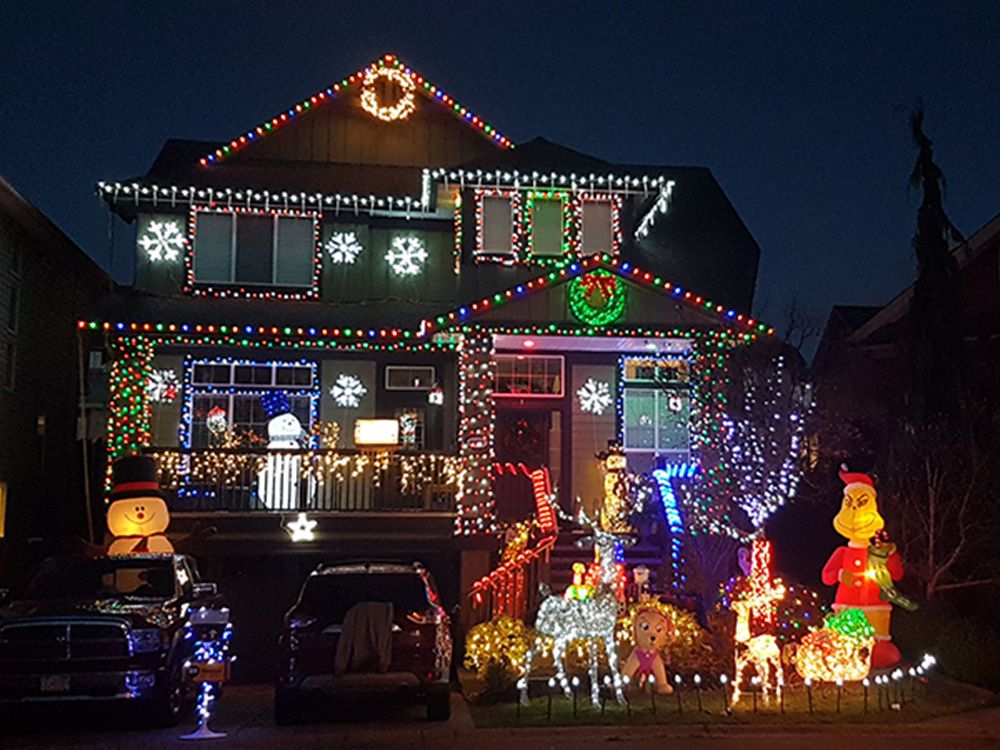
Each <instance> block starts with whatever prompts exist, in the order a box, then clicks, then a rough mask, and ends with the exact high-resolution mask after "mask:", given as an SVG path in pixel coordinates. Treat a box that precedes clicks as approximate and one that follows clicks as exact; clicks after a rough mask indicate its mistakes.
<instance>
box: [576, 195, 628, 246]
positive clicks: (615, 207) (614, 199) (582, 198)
mask: <svg viewBox="0 0 1000 750" xmlns="http://www.w3.org/2000/svg"><path fill="white" fill-rule="evenodd" d="M587 203H608V204H610V207H611V248H610V249H609V250H596V251H589V250H586V249H585V245H584V237H583V231H584V230H583V227H584V220H583V212H584V210H585V209H586V205H587ZM578 205H579V209H578V210H579V214H580V216H579V218H578V221H577V237H576V247H577V249H578V251H579V253H580V254H584V255H595V254H597V253H605V252H606V253H608V254H609V255H612V256H617V255H618V254H619V253H620V251H621V247H622V220H621V214H622V197H621V196H620V195H616V194H614V193H580V195H579V196H578Z"/></svg>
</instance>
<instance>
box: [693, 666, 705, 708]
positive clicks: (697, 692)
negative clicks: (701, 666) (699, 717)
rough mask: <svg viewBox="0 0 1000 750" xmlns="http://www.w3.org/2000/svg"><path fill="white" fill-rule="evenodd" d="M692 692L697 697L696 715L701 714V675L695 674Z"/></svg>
mask: <svg viewBox="0 0 1000 750" xmlns="http://www.w3.org/2000/svg"><path fill="white" fill-rule="evenodd" d="M694 692H695V695H697V696H698V713H701V712H703V711H704V710H705V709H704V708H703V707H702V705H701V675H700V674H696V675H695V676H694Z"/></svg>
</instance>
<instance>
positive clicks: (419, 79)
mask: <svg viewBox="0 0 1000 750" xmlns="http://www.w3.org/2000/svg"><path fill="white" fill-rule="evenodd" d="M386 67H391V68H395V69H397V70H399V71H400V72H401V73H402V74H403V75H404V76H405V77H407V78H408V79H409V80H410V81H411V82H412V83H413V85H414V88H415V89H416V91H419V92H420V93H421V94H422V95H423V96H425V97H426V98H427V99H430V100H431V101H436V102H438V103H439V104H442V105H443V106H445V107H446V108H447V109H449V110H451V112H452V114H454V115H455V116H456V117H458V118H459V119H461V120H463V121H464V122H466V123H467V124H468V125H469V126H470V127H472V128H473V129H475V130H478V131H479V132H480V133H482V135H483V136H484V137H485V138H487V139H488V140H490V141H491V142H492V143H494V144H496V145H497V146H499V147H501V148H513V147H514V144H513V143H511V141H510V139H509V138H507V137H506V136H504V135H502V134H501V133H499V132H497V131H496V130H495V129H494V128H493V126H492V125H490V124H489V123H487V122H485V121H484V120H483V119H482V118H480V117H479V116H478V115H475V114H473V113H472V112H471V111H469V110H468V109H466V108H465V107H463V106H462V105H461V104H459V103H458V102H456V101H455V100H454V99H452V98H451V97H450V96H448V94H446V93H445V92H444V91H442V90H441V89H439V88H438V87H437V86H434V85H433V84H431V83H430V82H429V81H427V80H425V79H424V78H423V76H421V75H420V74H418V73H417V72H415V71H414V70H412V69H410V68H409V67H408V66H406V65H404V64H403V63H402V62H401V61H400V60H399V58H397V57H396V56H395V55H392V54H386V55H383V56H382V58H381V59H379V60H376V61H375V62H374V63H372V64H371V65H369V66H368V67H367V68H365V69H362V70H359V71H358V72H357V73H355V74H354V75H351V76H348V77H347V78H344V79H343V80H341V81H340V82H339V83H335V84H332V85H331V86H327V87H326V89H324V90H322V91H318V92H316V93H315V94H313V95H312V96H311V97H309V98H308V99H305V100H303V101H301V102H299V103H298V104H296V105H295V106H293V107H289V108H288V109H287V110H286V111H285V112H282V113H280V114H278V115H276V116H274V117H272V118H271V119H270V120H268V121H266V122H263V123H261V124H260V125H258V126H257V127H256V128H254V129H252V130H248V131H247V132H246V133H244V134H243V135H241V136H238V137H237V138H234V139H233V140H231V141H230V142H229V143H228V144H226V145H224V146H222V147H221V148H219V149H217V150H216V151H214V152H212V153H209V154H206V155H205V156H203V157H202V158H201V159H200V161H199V163H200V164H201V165H202V166H203V167H204V166H208V165H211V164H217V163H219V162H221V161H222V160H224V159H226V158H227V157H229V156H231V155H232V154H235V153H236V152H238V151H240V150H241V149H243V148H245V147H246V146H248V145H250V144H251V143H254V142H255V141H257V140H259V139H261V138H264V137H266V136H268V135H270V134H271V133H273V132H275V131H277V130H279V129H280V128H281V127H283V126H284V125H287V124H288V123H290V122H294V121H295V119H296V117H299V116H301V115H303V114H307V113H308V112H310V111H312V109H313V108H315V107H317V106H319V105H322V104H324V103H325V102H327V101H332V100H333V99H334V98H335V97H336V96H338V95H340V94H341V93H344V94H346V93H347V91H348V90H349V89H350V88H352V87H354V86H359V85H363V83H364V81H365V79H366V77H367V75H368V73H369V72H370V71H371V70H373V69H376V70H377V69H379V68H386Z"/></svg>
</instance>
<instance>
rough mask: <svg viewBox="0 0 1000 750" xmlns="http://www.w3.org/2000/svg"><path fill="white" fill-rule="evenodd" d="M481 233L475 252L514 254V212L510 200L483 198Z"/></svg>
mask: <svg viewBox="0 0 1000 750" xmlns="http://www.w3.org/2000/svg"><path fill="white" fill-rule="evenodd" d="M482 201H483V209H482V210H483V231H482V237H481V242H480V243H479V246H478V247H477V248H476V251H477V252H480V253H489V254H491V255H509V254H511V253H513V252H514V244H513V236H514V232H513V227H514V210H513V208H512V206H511V202H510V198H483V199H482Z"/></svg>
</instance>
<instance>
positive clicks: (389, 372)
mask: <svg viewBox="0 0 1000 750" xmlns="http://www.w3.org/2000/svg"><path fill="white" fill-rule="evenodd" d="M434 375H435V373H434V368H433V367H407V366H403V365H387V366H386V368H385V389H386V390H387V391H427V390H430V389H431V388H432V387H433V386H434V383H435V382H437V381H436V379H435V377H434Z"/></svg>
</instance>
